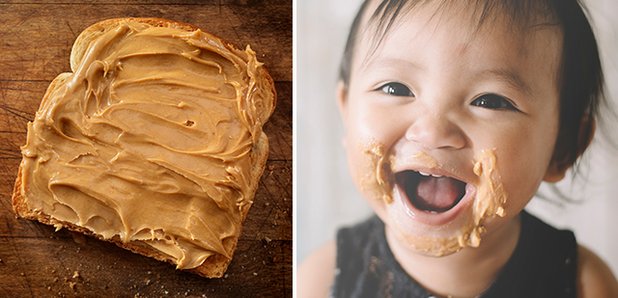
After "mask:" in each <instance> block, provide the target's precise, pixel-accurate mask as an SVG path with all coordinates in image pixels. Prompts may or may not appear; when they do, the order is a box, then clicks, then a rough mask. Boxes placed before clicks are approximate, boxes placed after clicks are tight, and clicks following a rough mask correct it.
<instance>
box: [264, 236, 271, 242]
mask: <svg viewBox="0 0 618 298" xmlns="http://www.w3.org/2000/svg"><path fill="white" fill-rule="evenodd" d="M264 240H265V241H266V243H270V242H271V241H273V240H272V239H270V238H268V236H265V237H264Z"/></svg>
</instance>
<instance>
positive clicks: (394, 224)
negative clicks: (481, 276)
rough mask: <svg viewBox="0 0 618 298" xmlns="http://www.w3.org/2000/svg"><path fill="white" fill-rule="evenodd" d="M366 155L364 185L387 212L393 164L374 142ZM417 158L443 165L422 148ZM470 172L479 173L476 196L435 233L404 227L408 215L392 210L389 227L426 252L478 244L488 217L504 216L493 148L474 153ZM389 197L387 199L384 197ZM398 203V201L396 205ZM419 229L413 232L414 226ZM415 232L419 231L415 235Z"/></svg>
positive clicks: (441, 252)
mask: <svg viewBox="0 0 618 298" xmlns="http://www.w3.org/2000/svg"><path fill="white" fill-rule="evenodd" d="M366 153H367V154H369V156H370V158H371V160H372V164H373V166H374V170H373V171H371V175H370V177H371V178H373V181H372V180H366V181H365V182H364V183H363V187H365V188H366V189H371V190H373V193H374V194H375V197H376V198H382V199H383V200H384V202H385V204H386V208H387V210H388V211H387V212H391V211H392V209H391V208H395V209H396V208H399V207H394V206H393V204H394V201H393V192H394V185H393V184H392V183H390V182H389V181H392V180H391V179H392V178H390V177H392V175H393V173H392V170H391V168H390V166H391V165H392V164H394V161H393V160H392V159H394V158H393V157H390V158H389V157H388V156H390V155H389V154H387V153H385V152H384V148H383V146H382V145H379V144H377V145H376V144H374V145H372V146H371V147H370V149H368V150H366ZM412 158H413V159H414V160H416V162H415V164H418V165H423V166H424V167H426V168H430V169H433V168H439V167H442V166H443V165H441V164H440V163H439V162H438V161H437V160H435V159H434V158H433V157H432V156H431V155H429V154H427V153H425V152H424V151H419V152H417V153H416V154H414V156H413V157H412ZM473 172H474V174H475V175H476V176H478V180H477V183H476V184H475V185H474V188H475V189H476V193H475V197H474V198H473V203H472V204H471V206H469V207H467V208H466V210H462V212H463V214H462V216H460V217H459V218H457V219H455V220H454V221H453V222H451V223H450V224H449V226H447V227H444V229H438V231H437V232H436V234H435V235H428V234H427V233H426V231H425V229H426V228H425V227H410V226H408V229H406V228H403V226H406V223H403V224H402V222H399V221H404V222H407V221H409V220H412V219H410V218H407V217H404V218H401V216H397V215H396V216H394V217H392V214H393V213H389V215H387V216H389V217H390V218H388V219H387V224H388V223H390V225H389V227H390V228H392V229H393V230H395V231H397V232H396V236H397V237H398V238H399V239H400V240H401V241H403V243H405V245H407V246H408V247H410V248H413V249H414V250H416V251H419V252H422V253H424V254H427V255H433V256H444V255H449V254H452V253H455V252H457V251H459V250H461V249H463V248H465V247H478V246H479V245H480V243H481V237H482V235H483V233H485V224H486V221H487V220H490V219H491V218H493V217H495V216H499V217H504V216H505V215H506V213H505V204H506V201H507V194H506V192H505V190H504V187H503V186H502V182H501V181H500V176H499V174H498V170H497V167H496V155H495V150H493V149H492V150H481V152H480V153H479V154H478V155H477V156H476V161H475V162H474V166H473ZM385 198H387V199H389V200H387V199H385ZM395 205H397V204H395ZM395 214H399V213H397V212H396V213H395ZM415 228H416V229H419V231H414V229H415ZM449 229H451V230H452V229H454V230H453V231H452V232H446V231H447V230H449ZM417 232H419V233H418V234H417Z"/></svg>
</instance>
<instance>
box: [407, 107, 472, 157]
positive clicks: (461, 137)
mask: <svg viewBox="0 0 618 298" xmlns="http://www.w3.org/2000/svg"><path fill="white" fill-rule="evenodd" d="M405 138H406V140H408V141H411V142H415V143H418V144H419V145H420V146H422V147H423V148H424V149H461V148H463V147H464V146H465V145H466V135H465V133H464V132H463V131H462V129H461V128H460V127H459V126H458V125H457V124H456V123H454V122H453V121H452V120H450V119H448V117H446V116H445V115H441V114H432V113H424V114H423V115H420V116H419V117H418V118H416V119H415V120H414V122H413V123H412V124H411V125H410V126H409V127H408V129H407V130H406V134H405Z"/></svg>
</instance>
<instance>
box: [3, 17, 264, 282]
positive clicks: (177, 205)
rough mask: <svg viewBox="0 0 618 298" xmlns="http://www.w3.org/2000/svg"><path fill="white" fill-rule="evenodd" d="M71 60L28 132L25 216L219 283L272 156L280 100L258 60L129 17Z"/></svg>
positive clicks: (183, 30) (102, 25)
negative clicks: (266, 128) (272, 126)
mask: <svg viewBox="0 0 618 298" xmlns="http://www.w3.org/2000/svg"><path fill="white" fill-rule="evenodd" d="M70 60H71V61H70V62H71V70H72V72H70V73H62V74H60V75H58V76H57V77H56V78H55V79H54V80H53V81H52V82H51V84H50V86H49V88H48V89H47V92H46V93H45V95H44V97H43V100H42V102H41V106H40V107H39V110H38V112H37V113H36V116H35V119H34V120H33V122H30V123H28V135H27V142H26V145H24V146H23V147H22V155H23V159H22V162H21V164H20V167H19V172H18V175H17V179H16V183H15V188H14V191H13V198H12V203H13V208H14V210H15V212H16V214H17V215H18V216H20V217H23V218H27V219H31V220H37V221H39V222H42V223H45V224H49V225H54V226H56V228H58V229H59V228H63V227H64V228H67V229H69V230H72V231H77V232H81V233H84V234H88V235H91V236H94V237H97V238H99V239H103V240H107V241H111V242H113V243H115V244H117V245H118V246H120V247H123V248H125V249H129V250H131V251H133V252H136V253H139V254H142V255H145V256H149V257H152V258H155V259H157V260H161V261H166V262H169V263H172V264H174V265H176V267H177V268H178V269H183V270H188V271H191V272H194V273H197V274H199V275H201V276H204V277H221V276H223V274H224V272H225V270H226V269H227V266H228V264H229V263H230V261H231V258H232V255H233V252H234V250H235V248H236V244H237V241H238V238H239V236H240V232H241V227H242V223H243V222H244V219H245V217H246V216H247V212H248V211H249V207H250V206H251V204H252V203H253V197H254V195H255V192H256V189H257V186H258V182H259V179H260V176H261V174H262V172H263V170H264V166H265V164H266V160H267V157H268V138H267V136H266V134H264V132H263V131H262V126H263V124H264V123H265V122H266V121H267V120H268V118H269V117H270V115H271V114H272V112H273V110H274V107H275V98H276V95H275V89H274V83H273V81H272V78H271V77H270V75H269V74H268V72H267V71H266V69H265V68H264V67H263V66H262V64H261V63H260V62H258V61H257V59H256V56H255V53H254V52H253V51H252V50H251V49H250V48H249V47H248V46H247V48H246V50H244V51H240V50H238V49H236V48H234V47H233V46H232V45H229V44H228V43H226V42H224V41H222V40H221V39H219V38H218V37H215V36H213V35H211V34H208V33H205V32H203V31H201V30H199V29H198V28H196V27H194V26H192V25H189V24H184V23H179V22H174V21H169V20H165V19H155V18H123V19H110V20H105V21H102V22H99V23H96V24H94V25H92V26H90V27H89V28H87V29H86V30H84V31H83V32H82V33H81V34H80V35H79V36H78V38H77V39H76V41H75V43H74V45H73V49H72V51H71V58H70Z"/></svg>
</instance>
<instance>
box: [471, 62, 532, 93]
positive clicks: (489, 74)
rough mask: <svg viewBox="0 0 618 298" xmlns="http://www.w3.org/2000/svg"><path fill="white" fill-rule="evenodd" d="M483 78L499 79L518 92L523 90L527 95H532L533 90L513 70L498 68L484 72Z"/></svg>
mask: <svg viewBox="0 0 618 298" xmlns="http://www.w3.org/2000/svg"><path fill="white" fill-rule="evenodd" d="M481 77H483V78H493V79H498V80H500V81H502V82H504V83H507V84H508V85H511V87H513V88H515V89H516V90H521V91H523V92H525V93H526V94H527V95H532V89H531V88H530V86H528V84H526V82H525V81H524V80H523V79H522V78H521V76H520V75H519V74H518V73H517V72H515V71H513V70H511V69H504V68H498V69H488V70H484V71H482V72H481Z"/></svg>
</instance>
